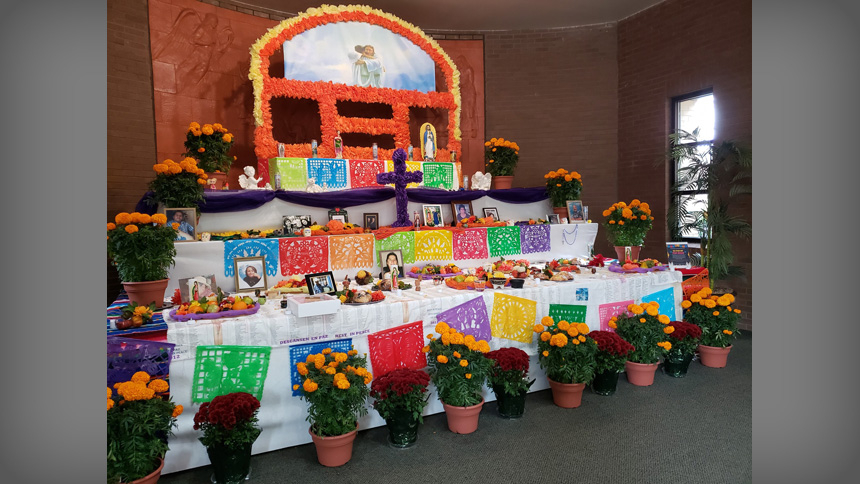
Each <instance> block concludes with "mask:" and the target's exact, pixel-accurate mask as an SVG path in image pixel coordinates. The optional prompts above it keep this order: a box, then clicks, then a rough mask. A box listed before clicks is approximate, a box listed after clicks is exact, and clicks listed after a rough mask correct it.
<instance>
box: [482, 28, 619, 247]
mask: <svg viewBox="0 0 860 484" xmlns="http://www.w3.org/2000/svg"><path fill="white" fill-rule="evenodd" d="M617 46H618V43H617V27H616V25H615V24H604V25H596V26H586V27H576V28H565V29H548V30H528V31H518V32H505V33H493V34H487V35H485V36H484V52H485V65H484V72H485V76H486V110H487V119H486V125H487V129H486V131H487V138H492V137H503V138H505V139H511V140H513V141H516V142H517V143H518V144H519V145H520V162H519V164H518V165H517V168H516V172H515V174H514V186H540V185H543V184H544V183H545V180H544V178H543V175H544V174H546V173H547V172H549V171H550V170H555V169H558V168H566V169H568V170H576V171H578V172H580V173H581V174H582V176H583V183H584V187H583V193H582V200H583V203H584V204H585V205H588V206H589V216H590V217H592V218H593V219H594V218H596V216H595V215H599V213H600V211H601V210H603V207H608V206H609V205H611V204H612V203H613V202H614V201H616V198H617V190H616V177H617V172H616V167H617V163H618V148H617V143H618V88H617V86H618V63H617ZM540 215H541V216H542V215H543V214H540ZM603 239H604V238H603V237H598V241H597V246H596V248H595V250H597V251H599V252H602V253H603V254H608V253H610V252H611V249H610V248H609V245H608V243H606V241H605V240H603Z"/></svg>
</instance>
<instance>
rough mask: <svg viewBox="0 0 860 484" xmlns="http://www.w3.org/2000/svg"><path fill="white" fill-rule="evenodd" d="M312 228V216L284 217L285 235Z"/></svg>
mask: <svg viewBox="0 0 860 484" xmlns="http://www.w3.org/2000/svg"><path fill="white" fill-rule="evenodd" d="M310 226H311V216H310V215H284V233H285V234H294V233H296V232H301V231H302V229H303V228H305V227H310Z"/></svg>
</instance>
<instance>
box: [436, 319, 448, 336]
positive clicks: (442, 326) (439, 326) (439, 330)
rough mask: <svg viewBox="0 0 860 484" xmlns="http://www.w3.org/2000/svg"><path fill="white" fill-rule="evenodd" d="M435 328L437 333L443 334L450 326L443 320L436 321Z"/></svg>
mask: <svg viewBox="0 0 860 484" xmlns="http://www.w3.org/2000/svg"><path fill="white" fill-rule="evenodd" d="M435 329H436V332H437V333H439V334H444V333H447V332H448V330H449V329H450V327H449V326H448V323H445V322H444V321H439V322H438V323H436V328H435Z"/></svg>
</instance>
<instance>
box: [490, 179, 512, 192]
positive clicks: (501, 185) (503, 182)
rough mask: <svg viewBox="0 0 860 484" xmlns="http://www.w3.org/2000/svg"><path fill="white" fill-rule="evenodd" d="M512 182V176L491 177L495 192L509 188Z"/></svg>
mask: <svg viewBox="0 0 860 484" xmlns="http://www.w3.org/2000/svg"><path fill="white" fill-rule="evenodd" d="M513 182H514V177H513V175H510V176H494V177H493V188H494V189H496V190H504V189H507V188H511V185H512V184H513Z"/></svg>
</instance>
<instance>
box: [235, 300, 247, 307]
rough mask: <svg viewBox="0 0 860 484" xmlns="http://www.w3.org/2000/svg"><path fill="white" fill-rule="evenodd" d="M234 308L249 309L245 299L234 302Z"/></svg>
mask: <svg viewBox="0 0 860 484" xmlns="http://www.w3.org/2000/svg"><path fill="white" fill-rule="evenodd" d="M233 309H248V305H247V304H245V301H241V300H239V301H236V302H235V303H233Z"/></svg>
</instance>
